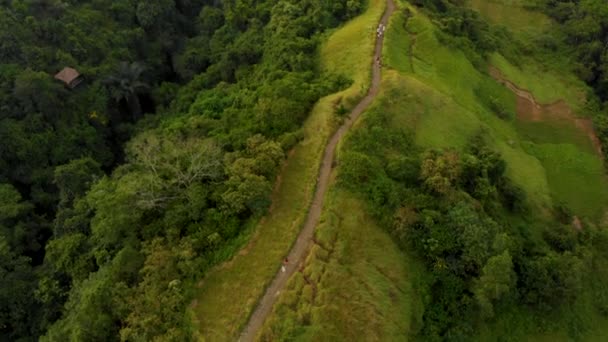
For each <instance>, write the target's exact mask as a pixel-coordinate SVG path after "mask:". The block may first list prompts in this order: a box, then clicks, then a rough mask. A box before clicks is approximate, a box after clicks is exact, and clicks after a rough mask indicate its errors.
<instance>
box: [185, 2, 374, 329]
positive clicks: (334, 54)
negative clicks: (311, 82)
mask: <svg viewBox="0 0 608 342" xmlns="http://www.w3.org/2000/svg"><path fill="white" fill-rule="evenodd" d="M384 6H385V2H384V1H382V0H373V1H371V2H370V4H369V8H368V9H367V11H366V12H365V13H364V14H362V15H361V16H359V17H357V18H356V19H354V20H352V21H351V22H349V23H348V24H347V25H345V26H344V27H342V28H340V29H338V30H337V31H336V32H335V33H334V34H332V35H331V36H330V37H329V38H328V40H327V42H326V43H325V44H324V45H323V47H322V53H321V60H322V62H321V64H322V66H323V68H324V70H326V71H327V72H333V73H339V74H343V75H345V76H347V77H349V78H350V79H352V80H353V84H352V86H351V87H350V88H348V89H346V90H344V91H342V92H340V93H337V94H333V95H330V96H327V97H325V98H323V99H321V100H320V101H319V102H318V103H317V104H316V105H315V107H314V109H313V111H312V113H311V115H310V117H309V119H308V120H307V121H306V123H305V125H304V128H303V130H304V136H305V138H304V140H303V141H302V142H301V143H300V144H299V145H298V146H297V147H296V148H295V149H294V150H293V151H292V153H291V154H290V157H289V158H288V160H287V162H286V165H285V167H284V168H283V170H282V172H281V174H280V176H279V181H278V186H277V188H276V189H275V192H274V194H273V198H272V201H273V206H272V208H271V211H270V213H269V214H268V215H267V216H266V217H264V218H263V219H262V220H261V221H260V223H259V224H258V225H257V227H256V228H255V230H254V232H253V236H252V237H251V241H250V243H249V244H248V245H247V246H246V247H245V248H244V249H243V250H242V251H241V252H240V253H239V254H238V255H236V256H235V257H234V258H232V260H230V261H229V262H226V263H224V264H222V265H219V266H218V267H216V268H215V269H213V270H211V271H210V272H209V273H208V274H207V275H206V277H205V278H204V279H203V280H202V281H201V282H200V284H199V288H198V291H199V294H198V295H197V296H196V299H195V302H194V303H193V309H192V310H193V311H194V316H195V317H196V320H197V325H198V327H199V333H200V336H201V338H202V339H204V340H209V341H230V340H233V339H234V338H235V337H236V336H238V334H239V332H240V329H241V328H242V326H243V325H244V324H245V323H246V322H247V319H248V317H249V315H250V314H251V311H252V310H253V308H254V307H255V305H256V303H257V301H258V299H259V298H260V297H261V295H262V294H263V292H264V289H265V287H266V285H267V284H268V283H269V282H270V281H271V280H272V277H273V275H274V274H275V273H276V271H277V270H278V267H279V265H280V263H281V260H282V258H283V257H284V255H286V254H287V252H288V251H289V248H290V247H291V245H292V243H293V241H294V240H295V238H296V237H297V234H298V232H299V231H300V227H301V225H302V224H303V219H304V216H305V213H306V211H307V208H308V205H309V203H310V200H311V197H312V193H313V190H314V185H315V180H316V175H317V171H318V166H319V162H320V158H321V154H322V152H323V148H324V146H325V141H326V140H327V138H328V136H329V135H330V133H331V132H332V131H333V129H334V128H335V126H336V124H337V121H336V118H335V117H334V111H335V106H336V103H338V102H339V101H340V100H341V99H354V98H358V97H360V96H361V94H363V91H364V90H365V89H366V87H367V86H366V85H367V80H368V79H369V75H370V74H369V64H370V60H371V56H372V54H373V37H374V34H373V30H371V31H370V28H371V27H373V26H374V25H375V23H376V22H377V21H378V19H379V18H380V16H381V15H382V13H383V10H384ZM351 44H352V45H354V46H357V49H351V50H349V49H348V48H346V46H347V45H349V46H350V45H351ZM347 57H348V63H336V62H335V61H340V60H347Z"/></svg>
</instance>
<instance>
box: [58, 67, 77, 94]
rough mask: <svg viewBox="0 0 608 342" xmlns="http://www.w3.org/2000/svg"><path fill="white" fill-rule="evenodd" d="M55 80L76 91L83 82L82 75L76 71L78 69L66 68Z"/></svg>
mask: <svg viewBox="0 0 608 342" xmlns="http://www.w3.org/2000/svg"><path fill="white" fill-rule="evenodd" d="M55 79H56V80H60V81H61V82H63V83H65V85H66V86H68V87H69V88H71V89H74V88H75V87H76V86H77V85H79V84H80V82H82V80H83V77H82V75H81V74H80V73H78V71H76V69H73V68H70V67H65V68H63V70H61V71H60V72H58V73H57V74H56V75H55Z"/></svg>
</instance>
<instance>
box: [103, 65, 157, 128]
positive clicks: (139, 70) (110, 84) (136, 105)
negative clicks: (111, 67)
mask: <svg viewBox="0 0 608 342" xmlns="http://www.w3.org/2000/svg"><path fill="white" fill-rule="evenodd" d="M144 70H145V67H144V66H143V65H142V64H140V63H137V62H133V63H130V64H129V63H127V62H120V64H119V65H118V67H117V68H116V71H115V72H114V75H111V76H109V77H108V78H106V79H105V80H104V84H105V85H106V87H107V88H108V90H109V92H110V95H111V96H112V97H113V98H114V100H115V101H117V102H119V101H120V100H125V101H126V102H127V106H129V110H130V111H131V115H132V117H133V121H135V120H137V118H139V117H140V116H141V114H142V110H141V103H140V102H139V96H138V95H139V94H142V93H144V92H145V91H147V90H148V89H149V88H150V87H149V86H148V84H146V83H145V82H143V81H141V80H140V79H141V75H142V74H143V72H144Z"/></svg>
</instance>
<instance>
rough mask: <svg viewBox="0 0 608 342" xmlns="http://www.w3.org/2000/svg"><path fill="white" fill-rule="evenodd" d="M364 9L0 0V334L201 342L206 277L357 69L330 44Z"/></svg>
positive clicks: (311, 4) (201, 1) (355, 5)
mask: <svg viewBox="0 0 608 342" xmlns="http://www.w3.org/2000/svg"><path fill="white" fill-rule="evenodd" d="M362 6H363V3H362V2H361V1H356V0H354V1H353V0H349V1H346V0H340V1H331V2H327V1H315V0H311V1H308V0H306V1H292V0H287V1H283V0H281V1H278V2H277V1H264V0H259V1H258V0H226V1H207V0H176V1H172V0H166V1H165V0H162V1H104V0H102V1H97V0H96V1H60V0H32V1H30V0H24V1H21V0H19V1H2V2H0V42H1V43H0V61H1V64H0V75H1V76H0V89H1V90H0V94H1V95H0V108H1V114H0V146H1V147H0V170H1V171H0V194H1V195H0V206H1V210H0V246H1V248H0V251H1V252H0V255H1V257H0V259H1V260H2V261H1V262H0V274H1V275H2V276H1V280H0V282H1V285H0V298H1V300H0V303H2V304H0V339H2V340H13V341H30V340H31V341H34V340H38V339H39V338H40V339H41V340H48V341H67V340H73V341H111V340H121V339H122V340H175V341H185V340H188V339H190V338H193V334H192V328H191V325H192V321H191V318H190V317H188V316H187V314H186V306H187V304H188V302H189V301H190V300H191V296H192V291H191V289H192V287H193V282H194V281H195V280H197V279H198V278H200V276H201V275H202V274H203V273H204V272H205V270H206V269H207V268H208V267H209V266H211V265H214V264H216V263H217V262H218V261H219V260H222V259H223V258H225V257H226V256H228V255H230V254H231V252H230V248H232V249H234V247H230V246H231V245H230V243H229V242H230V241H232V240H234V239H235V237H237V236H239V234H242V233H243V232H244V231H245V228H246V227H247V226H248V223H249V222H253V221H255V220H256V218H257V217H259V216H260V215H261V214H262V213H264V212H265V210H266V209H267V207H268V205H269V194H270V191H271V188H272V183H273V181H274V177H275V175H276V172H277V169H278V166H279V165H280V164H281V163H282V161H283V159H284V155H285V152H286V151H287V150H289V149H290V148H291V147H292V146H293V145H294V144H295V143H297V141H298V139H299V133H298V129H299V126H300V124H301V122H302V120H303V119H304V118H305V117H306V116H307V114H308V112H309V110H310V108H311V107H312V105H313V104H314V103H315V102H316V100H317V99H318V98H319V97H320V96H321V95H323V94H326V93H329V92H332V91H333V90H334V89H338V88H339V87H341V86H343V85H344V84H346V83H347V82H348V81H347V80H345V79H344V78H341V77H338V76H327V75H325V76H323V77H322V76H321V75H320V73H319V72H318V70H317V67H316V62H315V61H316V51H317V45H318V42H319V40H320V39H321V37H322V33H323V31H324V30H325V29H328V28H331V27H335V26H337V25H339V24H340V23H341V22H344V21H345V20H348V19H349V18H351V17H353V16H355V15H356V14H357V13H359V11H360V10H361V8H362ZM64 67H71V68H74V69H76V70H77V71H78V72H79V73H81V74H82V76H83V78H84V80H83V82H82V83H80V84H79V85H78V86H76V87H74V89H70V88H69V87H66V86H64V84H62V82H60V81H58V80H55V79H53V75H55V74H56V73H58V72H59V71H61V70H62V69H63V68H64Z"/></svg>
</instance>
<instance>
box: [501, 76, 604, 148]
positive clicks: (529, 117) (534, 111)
mask: <svg viewBox="0 0 608 342" xmlns="http://www.w3.org/2000/svg"><path fill="white" fill-rule="evenodd" d="M489 74H490V76H492V78H494V79H495V80H497V81H498V82H500V83H501V84H503V85H504V86H506V87H507V88H509V89H510V90H511V91H512V92H513V93H514V94H515V95H516V96H517V118H518V119H519V120H522V121H531V122H543V121H546V122H548V121H564V122H568V123H570V124H572V125H573V126H574V127H576V128H577V129H578V130H579V131H581V132H583V133H584V134H585V135H586V136H587V137H588V138H589V140H590V141H591V143H592V144H593V147H594V148H595V150H596V152H597V153H598V155H600V156H603V153H602V144H601V142H600V139H599V138H598V136H597V134H596V133H595V129H594V127H593V122H592V121H591V119H587V118H581V117H578V116H577V115H576V114H575V113H574V111H573V110H572V108H571V107H570V105H568V104H567V103H566V102H565V101H564V100H558V101H556V102H554V103H550V104H540V103H538V102H537V101H536V99H535V98H534V95H533V94H532V93H530V92H529V91H527V90H524V89H521V88H519V87H518V86H516V85H515V84H514V83H513V82H511V81H509V80H508V79H507V78H506V77H505V76H504V75H503V74H502V72H500V70H498V69H497V68H495V67H493V66H490V68H489Z"/></svg>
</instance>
